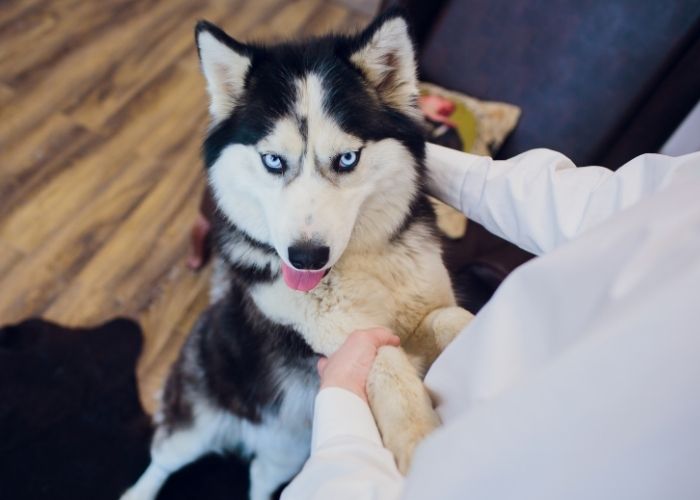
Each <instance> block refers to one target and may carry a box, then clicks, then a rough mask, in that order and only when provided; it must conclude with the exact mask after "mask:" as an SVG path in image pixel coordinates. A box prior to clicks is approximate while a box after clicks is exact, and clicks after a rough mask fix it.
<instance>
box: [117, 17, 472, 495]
mask: <svg viewBox="0 0 700 500" xmlns="http://www.w3.org/2000/svg"><path fill="white" fill-rule="evenodd" d="M196 39H197V47H198V50H199V55H200V59H201V64H202V71H203V73H204V75H205V78H206V80H207V88H208V92H209V94H210V97H211V105H210V113H211V117H212V126H211V129H210V131H209V133H208V136H207V139H206V141H205V144H204V156H205V163H206V167H207V175H208V179H209V183H210V185H211V187H212V190H213V193H214V195H215V199H216V203H217V208H218V219H217V221H216V224H215V228H216V229H215V232H216V238H217V250H218V258H217V261H216V262H215V269H214V277H213V283H212V306H211V307H210V308H209V309H208V310H207V311H206V312H205V313H204V314H203V315H202V316H201V318H200V319H199V321H198V323H197V325H196V326H195V328H194V330H193V332H192V333H191V335H190V337H189V339H188V341H187V343H186V345H185V346H184V348H183V350H182V352H181V354H180V358H179V359H178V361H177V362H176V364H175V365H174V366H173V369H172V371H171V373H170V376H169V378H168V380H167V383H166V385H165V388H164V391H163V395H162V405H161V406H162V409H161V411H160V412H159V414H158V415H157V418H156V423H157V430H156V434H155V437H154V440H153V445H152V463H151V465H150V466H149V468H148V469H147V470H146V472H145V473H144V475H143V476H142V477H141V479H140V480H139V481H138V483H137V484H136V485H134V486H133V487H132V488H131V489H130V490H129V491H128V492H127V493H126V494H125V495H124V497H123V498H130V499H132V498H139V499H146V498H154V497H155V495H156V494H157V492H158V490H159V488H160V487H161V485H162V484H163V482H164V481H165V479H166V478H167V476H168V475H169V474H170V473H171V472H173V471H175V470H176V469H178V468H180V467H182V466H184V465H185V464H187V463H189V462H191V461H193V460H195V459H196V458H198V457H199V456H201V455H203V454H205V453H207V452H210V451H227V450H229V451H230V450H235V451H237V452H239V453H241V454H243V455H244V456H248V457H251V458H252V462H251V469H250V479H251V487H250V498H252V499H255V500H258V499H267V498H269V497H270V496H271V495H272V494H273V493H274V492H275V490H276V489H278V487H279V486H280V485H281V484H283V483H285V482H286V481H289V480H290V479H291V478H292V477H293V476H294V475H295V474H296V473H297V472H298V471H299V470H300V468H301V466H302V465H303V463H304V461H305V460H306V458H307V456H308V453H309V444H310V431H311V419H312V413H313V399H314V396H315V394H316V391H317V389H318V377H317V374H316V362H317V359H318V355H319V354H321V355H330V354H331V353H333V352H334V351H335V350H336V349H337V348H338V347H339V346H340V345H341V344H342V343H343V341H344V340H345V338H346V337H347V335H348V334H349V333H350V332H351V331H353V330H356V329H359V328H368V327H373V326H384V327H388V328H391V329H392V330H393V331H394V332H396V334H397V335H399V336H400V337H401V339H402V347H401V348H396V347H383V348H381V349H380V350H379V352H378V355H377V359H376V362H375V364H374V367H373V369H372V371H371V373H370V376H369V380H368V386H367V390H368V397H369V401H370V405H371V407H372V411H373V413H374V415H375V418H376V420H377V424H378V426H379V429H380V431H381V435H382V439H383V441H384V443H385V445H386V446H387V447H388V448H389V449H390V450H391V451H392V452H393V453H394V455H395V457H396V460H397V463H398V466H399V468H400V470H402V471H404V472H405V471H406V470H407V468H408V466H409V464H410V459H411V456H412V453H413V450H414V448H415V446H416V444H417V443H418V442H419V441H420V440H421V439H422V438H423V437H425V436H426V435H427V434H428V433H429V432H430V431H431V430H433V429H434V428H435V426H437V425H438V418H437V416H436V414H435V412H434V411H433V408H432V405H431V401H430V398H429V397H428V394H427V392H426V390H425V388H424V386H423V384H422V375H423V370H424V369H425V368H426V367H427V366H429V365H430V363H432V361H433V360H434V359H435V357H436V356H437V355H438V354H439V353H440V351H441V350H442V349H443V348H444V347H445V346H446V345H447V344H448V343H449V342H450V341H451V340H452V338H453V337H454V335H455V334H456V333H457V332H459V331H460V330H461V329H462V328H463V327H464V326H465V324H466V323H467V322H468V321H469V320H470V319H471V315H470V314H469V313H467V312H466V311H464V310H462V309H460V308H458V307H455V299H454V295H453V291H452V286H451V283H450V279H449V276H448V274H447V271H446V269H445V267H444V265H443V262H442V257H441V251H440V243H439V239H438V237H437V236H436V234H435V231H434V228H435V221H434V214H433V212H432V209H431V206H430V204H429V202H428V200H427V198H426V194H425V189H424V185H425V175H426V173H425V167H424V157H425V144H424V142H423V136H422V132H421V129H420V125H419V121H418V120H417V110H416V106H415V102H416V97H417V86H416V69H415V62H414V52H413V46H412V43H411V39H410V37H409V34H408V27H407V24H406V21H405V20H404V18H403V17H401V16H400V15H399V14H397V13H395V12H394V13H389V14H386V15H384V16H382V17H380V18H379V19H377V20H376V21H375V22H374V23H372V24H371V25H370V26H369V27H368V28H367V29H366V30H365V31H364V32H362V33H361V34H359V35H357V36H328V37H324V38H318V39H312V40H307V41H305V42H302V43H292V44H281V45H276V46H271V47H266V46H261V45H249V44H246V45H244V44H241V43H239V42H237V41H235V40H233V39H232V38H230V37H229V36H228V35H226V34H225V33H224V32H223V31H221V30H220V29H219V28H217V27H215V26H213V25H211V24H209V23H206V22H200V23H199V24H198V25H197V30H196ZM300 248H301V249H302V250H301V251H302V252H313V258H314V261H318V256H319V255H323V256H324V257H327V258H326V259H321V260H325V262H317V264H318V265H314V267H302V268H299V266H298V265H297V263H298V262H299V260H298V259H297V260H296V261H295V258H293V257H292V253H293V249H297V250H295V251H297V252H298V249H300ZM319 249H322V251H320V250H319ZM306 269H312V270H313V271H308V272H310V273H312V274H313V273H314V272H316V273H322V272H323V273H325V274H324V275H323V274H315V275H314V276H319V279H320V276H323V278H322V279H320V282H318V283H317V285H316V286H315V287H313V288H312V289H311V290H310V291H308V293H303V292H300V291H298V290H295V289H292V288H293V287H292V285H289V282H288V281H287V277H286V276H287V275H285V276H284V277H283V274H284V273H286V272H290V273H293V274H294V275H295V276H297V277H299V276H302V275H303V276H306V277H308V276H310V275H311V274H309V275H304V274H303V273H305V272H307V271H306Z"/></svg>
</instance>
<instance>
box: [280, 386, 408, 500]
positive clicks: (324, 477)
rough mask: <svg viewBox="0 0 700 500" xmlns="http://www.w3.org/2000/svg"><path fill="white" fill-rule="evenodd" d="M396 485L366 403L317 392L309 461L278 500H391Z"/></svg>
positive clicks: (341, 393) (398, 479)
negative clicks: (329, 499)
mask: <svg viewBox="0 0 700 500" xmlns="http://www.w3.org/2000/svg"><path fill="white" fill-rule="evenodd" d="M402 485H403V476H401V474H399V471H398V469H397V468H396V464H395V462H394V457H393V455H392V454H391V453H390V452H389V451H388V450H387V449H386V448H384V447H383V446H382V441H381V438H380V436H379V431H378V430H377V426H376V424H375V422H374V418H373V417H372V413H371V411H370V409H369V406H367V403H366V402H365V401H363V400H362V399H361V398H359V397H358V396H357V395H355V394H353V393H351V392H349V391H347V390H345V389H340V388H336V387H329V388H326V389H323V390H321V391H320V392H319V394H318V396H317V397H316V406H315V410H314V424H313V439H312V445H311V456H310V457H309V460H308V461H307V462H306V464H305V465H304V468H303V469H302V470H301V472H300V473H299V474H298V475H297V477H296V478H294V480H293V481H292V482H291V483H290V484H289V486H288V487H287V488H286V489H285V490H284V492H283V493H282V500H302V499H303V500H315V499H319V500H320V499H328V498H332V499H333V500H344V499H348V500H350V499H353V500H394V499H396V498H398V497H399V495H400V493H401V487H402Z"/></svg>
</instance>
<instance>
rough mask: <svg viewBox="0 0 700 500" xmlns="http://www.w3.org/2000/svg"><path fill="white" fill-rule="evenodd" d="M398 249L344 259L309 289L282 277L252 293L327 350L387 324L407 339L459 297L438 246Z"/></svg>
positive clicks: (270, 313)
mask: <svg viewBox="0 0 700 500" xmlns="http://www.w3.org/2000/svg"><path fill="white" fill-rule="evenodd" d="M392 250H393V251H389V252H387V253H386V254H375V255H374V256H368V255H358V256H356V257H353V256H350V257H348V258H345V259H343V260H342V261H341V262H340V263H339V265H337V266H336V267H334V268H333V269H332V270H331V272H330V273H329V275H328V276H327V277H326V278H325V279H324V280H323V281H322V282H321V283H320V284H319V285H318V286H317V287H316V288H315V289H314V290H312V291H311V292H309V293H302V292H297V291H294V290H290V289H289V288H288V287H287V286H286V285H285V284H284V282H283V281H282V279H277V280H275V281H273V282H272V283H263V284H258V285H256V286H254V287H252V288H251V296H252V297H253V300H254V301H255V303H256V305H257V306H258V308H259V309H260V310H261V311H262V312H263V314H265V316H267V317H268V318H270V319H272V320H273V321H275V322H278V323H281V324H284V325H288V326H291V327H292V328H294V329H295V330H297V331H298V332H300V333H301V335H302V336H303V337H304V339H305V340H306V342H307V343H308V344H309V345H310V346H311V348H312V349H313V350H314V351H315V352H318V353H321V354H324V355H328V354H330V353H332V352H334V351H335V350H336V349H337V348H338V347H339V346H340V345H341V344H342V342H343V341H344V340H345V338H346V336H347V334H349V333H350V332H352V331H353V330H356V329H362V328H371V327H375V326H384V327H387V328H391V329H392V330H394V331H395V332H396V333H397V334H398V335H399V336H401V337H403V338H405V337H407V336H409V335H411V334H412V333H413V332H414V331H415V329H416V328H417V326H418V325H419V323H420V322H421V320H422V319H423V318H424V317H425V316H426V315H427V314H428V313H429V312H431V311H432V310H434V309H436V308H439V307H445V306H451V305H454V303H455V300H454V295H453V292H452V287H451V283H450V279H449V276H448V274H447V271H446V269H445V267H444V265H443V263H442V257H441V254H440V251H439V248H438V247H437V245H434V244H432V245H430V244H425V242H423V244H422V245H419V246H418V247H411V246H404V247H399V248H396V249H392Z"/></svg>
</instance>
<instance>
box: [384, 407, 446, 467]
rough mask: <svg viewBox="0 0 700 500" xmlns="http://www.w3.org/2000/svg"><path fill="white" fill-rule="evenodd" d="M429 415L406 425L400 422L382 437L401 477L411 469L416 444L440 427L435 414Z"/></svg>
mask: <svg viewBox="0 0 700 500" xmlns="http://www.w3.org/2000/svg"><path fill="white" fill-rule="evenodd" d="M431 413H432V415H426V417H427V418H423V419H421V420H420V421H411V422H410V424H408V425H407V424H406V423H405V422H402V423H401V424H400V425H397V426H396V427H393V428H392V430H391V431H389V432H385V433H383V435H382V439H383V441H384V446H386V447H387V449H388V450H389V451H391V452H392V453H393V454H394V458H395V459H396V465H397V466H398V468H399V472H401V474H403V475H406V473H407V472H408V469H409V468H410V467H411V462H412V460H413V453H414V452H415V450H416V447H417V446H418V444H420V442H421V441H423V439H425V438H426V437H427V436H428V434H430V433H431V432H433V431H434V430H435V429H436V428H437V427H438V426H439V425H440V420H439V418H438V416H437V414H435V412H431ZM412 420H413V419H412Z"/></svg>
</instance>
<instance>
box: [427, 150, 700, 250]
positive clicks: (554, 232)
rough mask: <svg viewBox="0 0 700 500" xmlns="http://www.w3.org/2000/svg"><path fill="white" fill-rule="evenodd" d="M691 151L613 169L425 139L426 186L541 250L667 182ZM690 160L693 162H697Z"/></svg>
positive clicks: (542, 153) (550, 155)
mask: <svg viewBox="0 0 700 500" xmlns="http://www.w3.org/2000/svg"><path fill="white" fill-rule="evenodd" d="M693 156H695V157H696V158H697V156H698V153H695V154H693V155H686V156H681V157H678V158H672V157H668V156H663V155H657V154H647V155H642V156H639V157H637V158H635V159H633V160H631V161H630V162H628V163H627V164H625V165H624V166H622V167H621V168H620V169H618V170H617V171H616V172H613V171H611V170H608V169H607V168H604V167H580V168H576V165H574V164H573V162H572V161H571V160H569V159H568V158H567V157H566V156H564V155H562V154H561V153H557V152H555V151H551V150H548V149H533V150H532V151H527V152H525V153H522V154H520V155H518V156H516V157H514V158H511V159H510V160H503V161H496V160H492V159H491V158H489V157H484V156H477V155H471V154H467V153H462V152H461V151H456V150H453V149H449V148H445V147H442V146H437V145H435V144H428V147H427V167H428V172H429V182H430V184H429V187H430V191H431V192H432V193H433V194H434V195H435V196H436V197H437V198H439V199H441V200H442V201H444V202H445V203H447V204H449V205H452V206H453V207H455V208H456V209H458V210H460V211H461V212H463V213H464V214H465V215H467V216H468V217H469V218H471V219H473V220H474V221H476V222H478V223H479V224H482V225H483V226H484V227H485V228H486V229H488V230H489V231H490V232H492V233H493V234H496V235H498V236H501V237H502V238H505V239H506V240H508V241H510V242H512V243H514V244H516V245H518V246H519V247H521V248H524V249H525V250H528V251H530V252H533V253H535V254H538V255H539V254H542V253H545V252H547V251H549V250H552V249H553V248H555V247H557V246H559V245H561V244H562V243H564V242H566V241H568V240H571V239H572V238H574V237H576V236H578V235H580V234H581V233H582V232H584V231H586V230H588V229H590V228H592V227H594V226H596V225H598V224H599V223H600V222H602V221H604V220H605V219H607V218H608V217H609V216H610V215H612V214H614V213H615V212H618V211H620V210H622V209H624V208H627V207H629V206H631V205H633V204H635V203H636V202H638V201H639V200H640V199H642V198H643V197H645V196H646V195H648V194H649V193H652V192H654V191H658V190H659V189H661V188H663V187H664V186H665V185H667V184H668V182H669V181H670V179H671V178H672V177H674V176H675V175H676V174H677V173H678V171H679V170H682V169H683V168H688V167H690V166H691V164H692V161H689V160H690V159H691V157H693ZM696 163H697V161H696Z"/></svg>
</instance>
